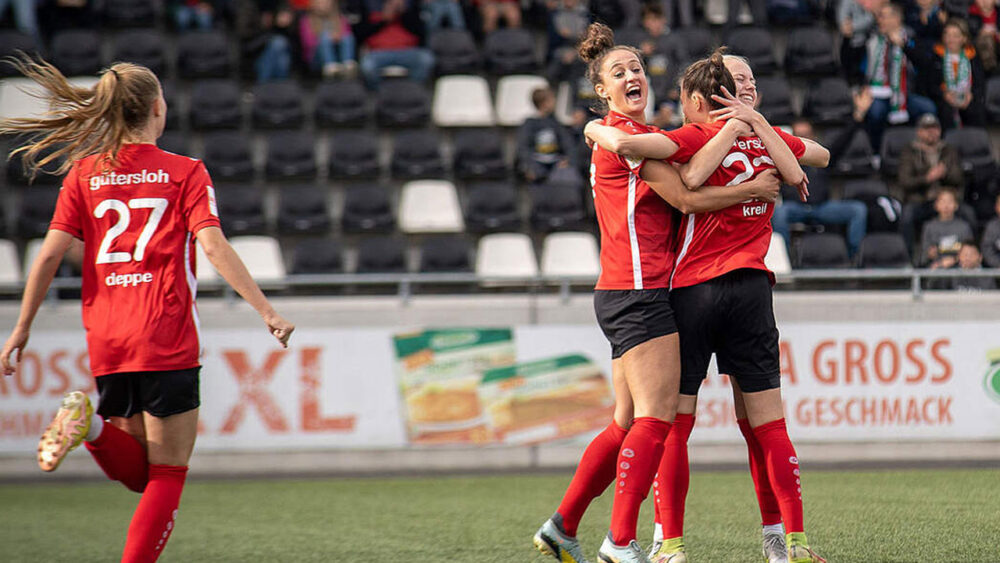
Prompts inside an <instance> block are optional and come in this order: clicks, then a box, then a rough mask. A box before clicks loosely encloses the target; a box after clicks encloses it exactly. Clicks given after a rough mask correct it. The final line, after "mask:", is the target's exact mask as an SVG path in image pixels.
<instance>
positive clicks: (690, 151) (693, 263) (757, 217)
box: [664, 121, 806, 287]
mask: <svg viewBox="0 0 1000 563" xmlns="http://www.w3.org/2000/svg"><path fill="white" fill-rule="evenodd" d="M723 125H725V122H724V121H715V122H712V123H692V124H688V125H685V126H684V127H681V128H680V129H676V130H674V131H668V132H665V133H664V135H666V136H667V137H669V138H670V139H671V140H672V141H673V142H675V143H677V145H678V146H679V147H680V148H678V150H677V152H675V153H674V154H673V156H671V157H670V159H669V160H671V161H674V162H680V163H684V162H687V161H688V160H690V159H691V157H692V156H694V154H695V153H696V152H698V149H700V148H702V147H703V146H705V143H707V142H708V141H709V139H711V138H712V137H713V136H714V135H715V134H716V133H718V132H719V130H720V129H722V127H723ZM774 130H775V131H776V132H777V133H778V135H779V136H781V138H782V140H784V141H785V143H787V144H788V147H789V148H791V149H792V154H794V155H795V157H796V158H800V157H801V156H802V155H803V154H805V152H806V145H805V143H803V142H802V140H801V139H799V138H798V137H794V136H792V135H789V134H787V133H785V132H784V131H782V130H780V129H778V128H777V127H775V128H774ZM768 168H774V161H773V160H771V157H770V155H768V153H767V149H766V148H764V143H763V142H762V141H761V140H760V138H759V137H756V136H752V137H740V138H739V139H737V140H736V142H734V143H733V147H732V148H731V149H730V150H729V154H728V155H726V158H724V159H723V160H722V164H721V165H720V166H719V167H718V168H716V169H715V172H713V173H712V175H711V176H709V178H708V180H707V181H706V182H705V185H707V186H735V185H736V184H740V183H743V182H745V181H747V180H751V179H753V178H754V176H756V175H757V174H758V173H759V172H761V171H762V170H766V169H768ZM773 214H774V206H773V205H772V204H770V203H765V202H762V201H757V200H747V201H744V202H743V203H739V204H736V205H733V206H730V207H727V208H726V209H720V210H718V211H709V212H706V213H694V214H691V215H685V216H684V218H683V219H681V226H680V238H681V240H680V248H679V249H678V250H677V263H676V266H675V267H674V276H673V280H672V282H671V287H687V286H689V285H695V284H699V283H701V282H704V281H708V280H710V279H713V278H717V277H719V276H721V275H723V274H725V273H727V272H731V271H733V270H738V269H740V268H754V269H757V270H764V271H765V272H767V273H768V275H770V276H771V279H772V281H773V279H774V274H772V273H771V272H770V271H769V270H768V269H767V267H766V266H764V256H766V255H767V249H768V246H770V244H771V215H773Z"/></svg>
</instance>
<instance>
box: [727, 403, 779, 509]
mask: <svg viewBox="0 0 1000 563" xmlns="http://www.w3.org/2000/svg"><path fill="white" fill-rule="evenodd" d="M736 424H738V425H739V427H740V432H742V433H743V438H744V439H745V440H746V441H747V455H748V457H749V460H750V476H751V477H753V488H754V491H755V492H756V493H757V505H758V506H760V524H761V525H762V526H770V525H771V524H780V523H781V508H780V507H779V506H778V499H777V498H776V497H775V496H774V490H773V489H771V481H770V479H769V478H768V476H767V462H766V461H765V460H764V450H763V449H761V447H760V442H758V441H757V437H756V436H754V432H753V429H751V428H750V421H749V420H747V419H745V418H740V419H737V420H736Z"/></svg>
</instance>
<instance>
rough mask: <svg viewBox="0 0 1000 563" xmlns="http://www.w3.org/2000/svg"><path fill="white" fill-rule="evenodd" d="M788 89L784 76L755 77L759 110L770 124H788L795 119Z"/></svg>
mask: <svg viewBox="0 0 1000 563" xmlns="http://www.w3.org/2000/svg"><path fill="white" fill-rule="evenodd" d="M790 91H791V89H790V88H789V86H788V82H787V81H786V80H785V79H784V78H778V77H774V76H762V77H760V78H758V79H757V93H758V95H759V97H760V108H759V110H760V113H761V114H763V115H764V117H765V118H767V120H768V121H769V122H770V123H771V124H772V125H781V124H788V123H791V122H792V120H793V119H795V110H794V109H793V108H792V97H791V93H790Z"/></svg>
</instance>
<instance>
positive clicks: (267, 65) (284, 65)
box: [234, 0, 295, 83]
mask: <svg viewBox="0 0 1000 563" xmlns="http://www.w3.org/2000/svg"><path fill="white" fill-rule="evenodd" d="M234 13H235V14H236V22H235V26H236V35H237V37H238V38H239V41H240V50H241V52H242V55H243V58H244V59H245V60H249V61H253V63H252V64H253V67H254V70H255V71H256V74H257V82H260V83H263V82H270V81H272V80H284V79H286V78H288V76H289V74H290V73H291V70H292V45H293V41H292V40H291V39H290V38H291V37H293V36H294V34H295V32H294V24H295V16H294V15H293V14H292V10H291V9H290V8H289V6H288V5H287V4H286V3H285V2H283V1H282V0H238V1H237V4H236V8H235V10H234Z"/></svg>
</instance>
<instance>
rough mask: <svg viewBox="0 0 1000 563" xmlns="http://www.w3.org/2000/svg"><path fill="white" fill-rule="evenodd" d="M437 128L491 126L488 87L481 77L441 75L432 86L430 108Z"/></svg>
mask: <svg viewBox="0 0 1000 563" xmlns="http://www.w3.org/2000/svg"><path fill="white" fill-rule="evenodd" d="M431 115H432V117H433V119H434V124H435V125H437V126H438V127H492V126H493V125H494V123H495V120H494V119H493V101H492V100H491V99H490V86H489V84H487V82H486V79H485V78H483V77H481V76H466V75H454V76H442V77H441V78H438V79H437V82H435V83H434V104H433V107H432V109H431Z"/></svg>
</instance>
